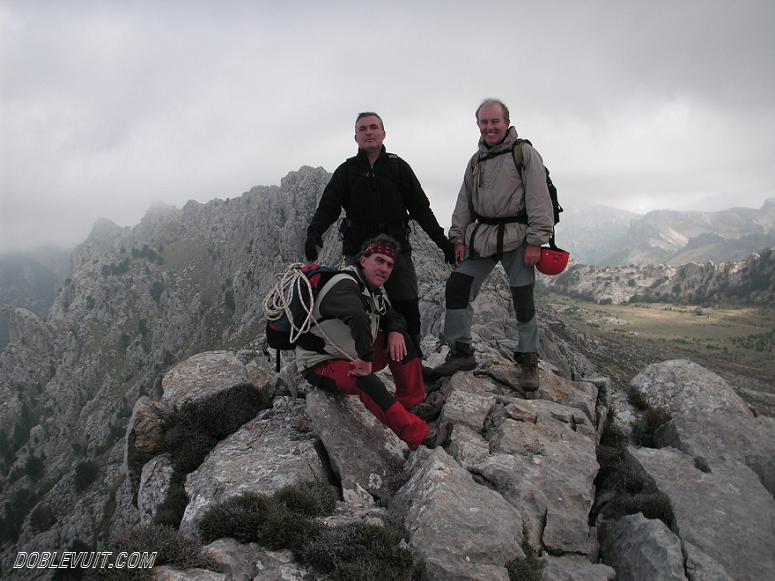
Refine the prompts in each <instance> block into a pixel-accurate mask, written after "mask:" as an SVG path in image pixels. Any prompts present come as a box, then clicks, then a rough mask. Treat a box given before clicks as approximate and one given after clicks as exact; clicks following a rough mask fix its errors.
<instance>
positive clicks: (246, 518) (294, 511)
mask: <svg viewBox="0 0 775 581" xmlns="http://www.w3.org/2000/svg"><path fill="white" fill-rule="evenodd" d="M335 501H336V494H335V492H334V490H333V488H332V487H330V486H328V485H327V484H324V483H321V482H303V483H299V484H293V485H289V486H286V487H284V488H282V489H281V490H279V491H278V492H277V493H275V494H274V495H273V496H268V495H263V494H256V493H247V494H242V495H240V496H234V497H232V498H229V499H227V500H225V501H223V502H221V503H218V504H216V505H214V506H212V507H210V508H209V509H208V510H207V512H206V513H205V514H204V516H203V517H202V520H201V522H200V524H199V530H200V533H201V536H202V539H203V541H204V542H206V543H209V542H212V541H213V540H215V539H218V538H222V537H231V538H234V539H237V540H238V541H240V542H242V543H248V542H256V543H259V544H261V545H263V546H264V547H267V548H269V549H291V550H292V551H293V552H294V554H295V555H296V556H297V558H298V559H299V560H300V561H302V562H303V563H305V564H307V565H309V566H311V567H314V568H316V569H318V570H319V571H321V572H323V573H326V574H328V575H329V576H330V577H331V578H332V579H339V580H346V581H350V580H352V581H356V580H357V581H360V580H362V579H369V580H370V581H371V580H374V581H381V580H388V579H390V580H401V579H406V580H409V579H410V578H411V576H412V571H413V568H414V562H413V559H412V555H411V553H410V552H409V551H408V550H407V549H405V548H403V547H402V546H401V541H402V535H401V532H400V529H399V528H398V527H396V526H394V525H393V524H390V523H388V526H385V527H382V526H374V525H365V524H360V523H359V524H350V525H343V526H338V527H325V526H323V525H322V524H321V523H320V522H319V521H317V520H316V519H315V517H316V516H323V515H326V514H330V513H331V512H333V509H334V507H335Z"/></svg>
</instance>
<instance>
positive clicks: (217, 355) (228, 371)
mask: <svg viewBox="0 0 775 581" xmlns="http://www.w3.org/2000/svg"><path fill="white" fill-rule="evenodd" d="M247 381H248V375H247V371H246V370H245V364H244V363H243V362H242V361H240V360H239V359H238V358H237V356H236V355H235V354H234V353H232V352H230V351H208V352H204V353H197V354H196V355H193V356H191V357H189V358H188V359H186V360H185V361H183V362H181V363H179V364H177V365H176V366H175V367H173V368H172V369H171V370H170V371H168V372H167V374H166V375H165V376H164V379H163V380H162V390H163V391H164V395H163V396H162V402H163V403H165V404H167V405H169V406H170V407H172V408H175V409H177V408H179V407H182V406H183V405H184V404H189V403H194V402H198V401H203V400H206V399H208V398H210V397H212V396H213V395H215V394H217V393H218V392H220V391H223V390H226V389H229V388H232V387H234V386H235V385H239V384H241V383H246V382H247Z"/></svg>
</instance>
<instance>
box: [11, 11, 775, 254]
mask: <svg viewBox="0 0 775 581" xmlns="http://www.w3.org/2000/svg"><path fill="white" fill-rule="evenodd" d="M477 6H480V7H477ZM773 25H775V2H773V1H772V0H763V1H761V2H759V1H753V0H738V1H736V2H729V1H723V2H721V1H697V2H686V1H681V0H671V1H661V0H660V1H655V0H650V1H645V0H644V1H638V2H635V1H634V0H629V1H627V0H623V1H619V2H614V1H608V0H595V1H590V0H586V1H584V2H576V1H552V0H548V1H547V0H545V1H543V2H537V1H535V0H532V1H530V2H521V1H516V0H511V1H508V2H482V3H479V4H475V3H472V2H436V1H419V0H415V1H411V2H403V1H401V0H393V1H391V2H373V3H368V2H362V1H360V2H320V1H315V2H312V1H310V2H305V1H300V0H297V1H287V2H277V1H271V2H268V1H267V2H264V1H259V0H253V1H248V0H245V1H240V0H221V1H218V2H215V1H208V2H204V1H192V0H186V1H183V0H180V1H176V0H164V1H158V0H156V1H142V0H123V1H118V0H113V1H111V0H94V1H77V0H67V1H63V0H0V251H7V250H14V249H19V248H23V247H30V246H36V245H40V244H44V243H59V244H76V243H78V242H80V241H82V240H83V239H84V238H85V237H86V236H87V235H88V233H89V231H90V229H91V225H92V224H93V222H94V221H95V220H96V219H97V218H99V217H105V218H108V219H110V220H113V221H114V222H116V223H118V224H119V225H122V226H132V225H134V224H136V223H137V222H138V221H139V220H140V218H141V217H142V215H143V214H144V212H145V211H146V210H147V209H148V207H149V206H150V205H151V204H153V203H154V202H156V201H160V202H164V203H166V204H171V205H174V206H177V207H181V206H182V205H183V204H185V202H186V201H188V200H190V199H194V200H198V201H201V202H206V201H208V200H211V199H213V198H227V197H235V196H239V195H240V194H242V193H243V192H245V191H247V190H249V189H250V188H251V187H253V186H256V185H273V184H279V183H280V179H281V178H282V177H283V176H285V175H286V174H287V173H288V172H289V171H294V170H297V169H299V167H301V166H302V165H311V166H315V167H317V166H322V167H324V168H325V169H326V170H328V171H330V172H333V170H334V169H335V168H336V166H337V165H339V164H340V163H341V162H342V161H343V160H344V159H345V158H346V157H349V156H351V155H353V154H354V153H355V150H356V144H355V142H354V140H353V133H354V130H353V127H354V120H355V115H356V114H357V113H358V112H359V111H363V110H375V111H378V112H379V113H380V114H381V115H382V117H383V119H384V121H385V129H386V131H387V138H386V140H385V145H386V146H387V148H388V150H389V151H393V152H395V153H398V154H399V155H400V156H401V157H403V158H404V159H406V160H407V161H408V162H409V163H410V164H411V165H412V167H413V168H414V170H415V173H416V174H417V175H418V177H419V178H420V181H421V183H422V184H423V186H424V188H425V190H426V192H427V193H428V195H429V197H430V199H431V204H432V207H433V209H434V211H435V212H436V215H437V217H438V218H439V222H440V223H442V224H443V225H447V224H448V223H449V218H450V214H451V211H452V206H453V204H454V199H455V197H456V195H457V192H458V189H459V186H460V181H461V178H462V174H463V170H464V169H465V165H466V163H467V161H468V159H469V158H470V156H471V154H472V153H473V151H474V149H475V147H476V142H477V139H478V131H477V128H476V125H475V122H474V116H473V114H474V110H475V109H476V107H477V105H478V104H479V102H480V101H481V100H482V99H483V98H485V97H498V98H501V99H502V100H504V101H505V102H506V103H507V104H508V105H509V107H510V109H511V112H512V115H511V118H512V119H511V121H512V124H514V125H515V126H516V127H517V130H518V131H519V133H520V135H521V136H523V137H528V138H529V139H531V141H532V142H533V144H534V145H535V146H536V148H537V149H538V150H539V152H540V153H541V154H542V156H543V158H544V161H545V162H546V164H547V166H548V167H549V168H550V169H551V171H552V176H553V177H554V178H555V183H556V184H557V186H558V188H559V190H560V196H561V201H562V202H563V205H564V206H565V207H566V208H579V207H584V206H587V205H590V204H606V205H610V206H615V207H619V208H622V209H626V210H632V211H637V212H645V211H648V210H653V209H663V208H669V209H681V210H683V209H694V210H719V209H724V208H728V207H732V206H746V207H760V206H761V205H762V202H763V200H764V199H765V198H767V197H772V196H775V75H774V74H773V70H775V34H773Z"/></svg>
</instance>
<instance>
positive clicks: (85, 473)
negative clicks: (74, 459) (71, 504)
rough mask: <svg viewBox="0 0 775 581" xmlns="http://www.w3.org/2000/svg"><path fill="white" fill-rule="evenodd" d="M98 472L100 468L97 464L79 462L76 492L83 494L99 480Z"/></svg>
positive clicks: (88, 461) (76, 469)
mask: <svg viewBox="0 0 775 581" xmlns="http://www.w3.org/2000/svg"><path fill="white" fill-rule="evenodd" d="M97 472H99V466H97V463H96V462H92V461H91V460H86V461H85V462H79V463H78V464H77V465H76V467H75V481H74V482H75V490H76V492H83V491H84V490H86V489H87V488H89V486H90V485H91V483H92V482H94V481H95V480H96V478H97Z"/></svg>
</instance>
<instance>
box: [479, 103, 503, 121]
mask: <svg viewBox="0 0 775 581" xmlns="http://www.w3.org/2000/svg"><path fill="white" fill-rule="evenodd" d="M486 105H500V106H501V109H503V117H504V119H506V121H511V117H509V108H508V107H506V104H505V103H504V102H503V101H501V100H500V99H485V100H484V101H482V103H481V104H480V105H479V106H478V107H477V108H476V120H477V121H479V111H481V109H482V107H485V106H486Z"/></svg>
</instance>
